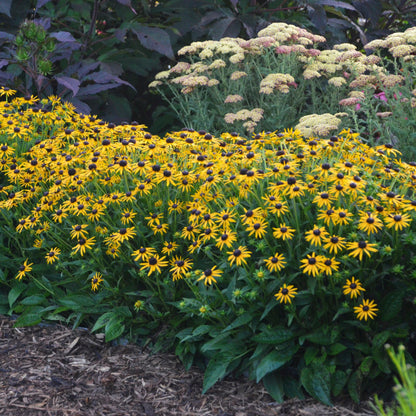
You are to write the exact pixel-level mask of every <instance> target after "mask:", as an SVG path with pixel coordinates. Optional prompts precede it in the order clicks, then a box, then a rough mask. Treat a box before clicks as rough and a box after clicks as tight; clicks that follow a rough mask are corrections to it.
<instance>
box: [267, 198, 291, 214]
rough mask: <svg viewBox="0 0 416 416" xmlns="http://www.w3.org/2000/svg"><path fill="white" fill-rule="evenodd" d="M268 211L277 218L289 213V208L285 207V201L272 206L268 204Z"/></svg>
mask: <svg viewBox="0 0 416 416" xmlns="http://www.w3.org/2000/svg"><path fill="white" fill-rule="evenodd" d="M268 211H269V212H270V213H272V214H275V215H277V216H278V217H281V216H282V215H284V214H287V213H288V212H289V208H288V206H287V202H286V201H282V202H275V203H274V204H269V206H268Z"/></svg>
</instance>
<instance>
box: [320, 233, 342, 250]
mask: <svg viewBox="0 0 416 416" xmlns="http://www.w3.org/2000/svg"><path fill="white" fill-rule="evenodd" d="M323 242H324V248H325V249H327V250H329V252H330V253H331V254H338V252H340V251H342V250H343V249H344V248H345V244H346V243H345V238H344V237H339V236H337V235H331V236H328V237H326V238H324V240H323Z"/></svg>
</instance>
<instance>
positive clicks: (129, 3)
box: [117, 0, 131, 7]
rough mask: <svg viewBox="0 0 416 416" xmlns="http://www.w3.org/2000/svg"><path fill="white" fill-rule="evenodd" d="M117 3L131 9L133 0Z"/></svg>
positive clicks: (123, 0)
mask: <svg viewBox="0 0 416 416" xmlns="http://www.w3.org/2000/svg"><path fill="white" fill-rule="evenodd" d="M117 3H120V4H122V5H123V6H128V7H131V0H117Z"/></svg>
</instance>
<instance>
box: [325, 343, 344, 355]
mask: <svg viewBox="0 0 416 416" xmlns="http://www.w3.org/2000/svg"><path fill="white" fill-rule="evenodd" d="M346 349H347V347H346V346H345V345H344V344H340V343H339V342H337V343H335V344H332V345H330V346H329V347H328V354H329V355H338V354H340V353H341V352H342V351H345V350H346Z"/></svg>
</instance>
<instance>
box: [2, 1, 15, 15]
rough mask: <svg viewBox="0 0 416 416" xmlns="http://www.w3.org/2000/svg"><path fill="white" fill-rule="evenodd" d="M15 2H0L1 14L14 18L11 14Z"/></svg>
mask: <svg viewBox="0 0 416 416" xmlns="http://www.w3.org/2000/svg"><path fill="white" fill-rule="evenodd" d="M12 1H13V0H0V13H2V14H5V15H7V16H9V17H12V15H11V14H10V8H11V6H12Z"/></svg>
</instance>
